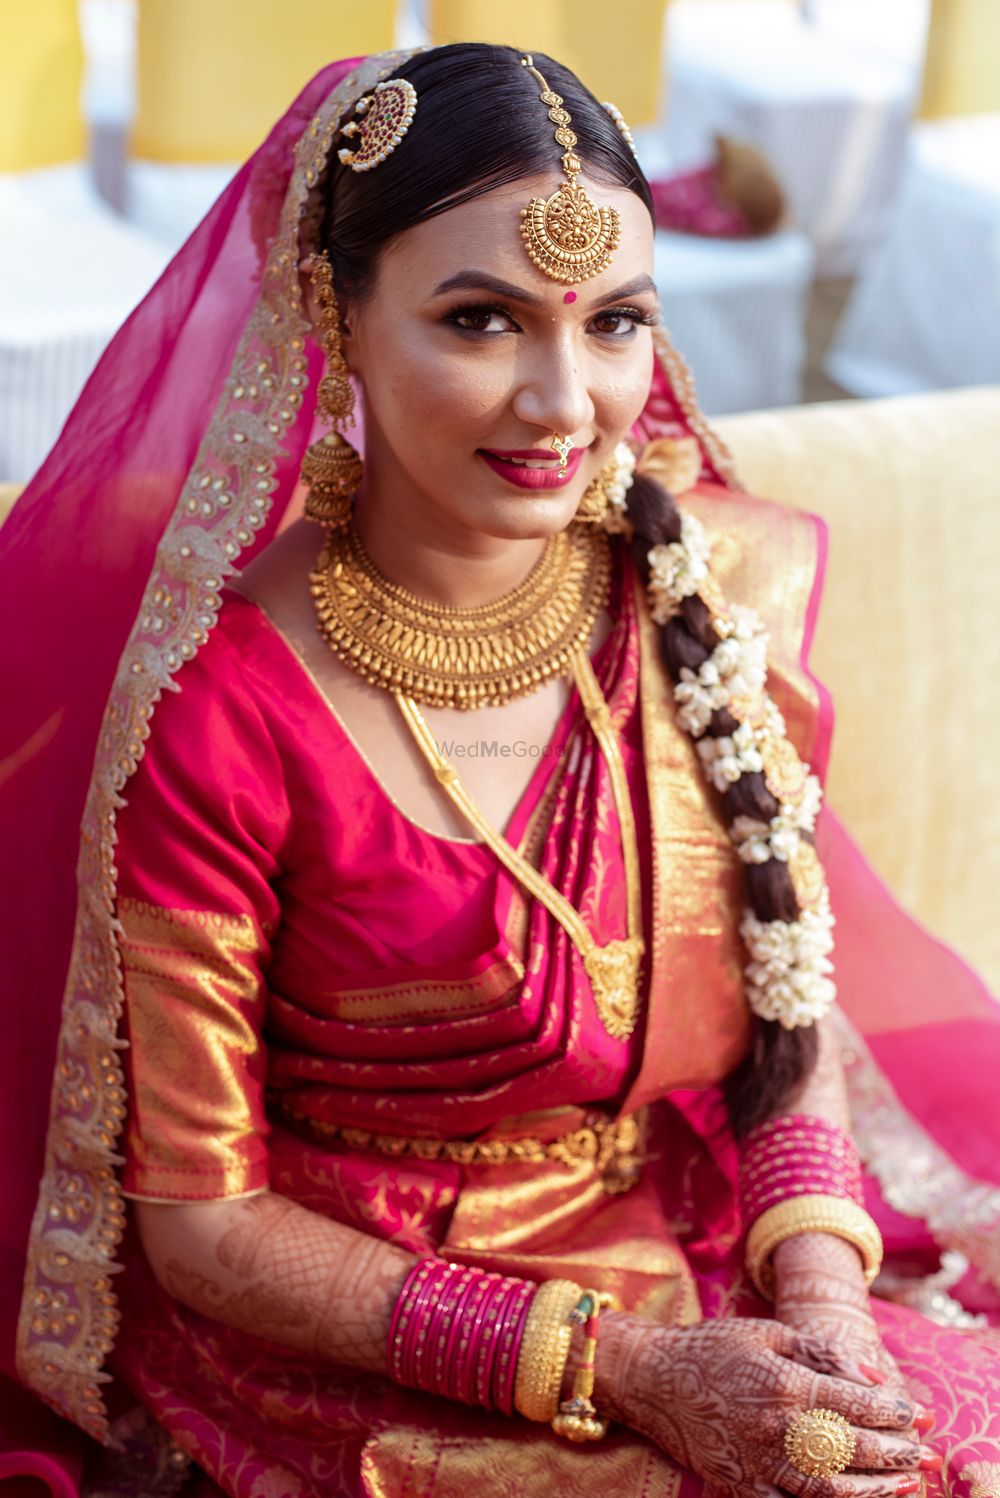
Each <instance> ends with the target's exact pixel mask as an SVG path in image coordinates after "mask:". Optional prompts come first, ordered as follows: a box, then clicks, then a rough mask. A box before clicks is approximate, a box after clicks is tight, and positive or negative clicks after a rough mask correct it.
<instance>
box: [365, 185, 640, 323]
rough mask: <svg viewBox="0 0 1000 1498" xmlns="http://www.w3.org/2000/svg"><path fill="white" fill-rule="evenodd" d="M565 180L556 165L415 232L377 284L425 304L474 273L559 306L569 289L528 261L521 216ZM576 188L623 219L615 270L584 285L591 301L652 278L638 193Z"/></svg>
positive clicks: (388, 260) (403, 239)
mask: <svg viewBox="0 0 1000 1498" xmlns="http://www.w3.org/2000/svg"><path fill="white" fill-rule="evenodd" d="M562 180H563V179H562V176H561V173H560V171H559V167H558V163H556V165H555V167H554V169H553V171H552V172H551V173H545V174H544V175H541V176H533V177H525V178H521V179H519V180H518V181H517V182H512V183H506V184H505V185H504V186H503V187H496V188H493V189H492V190H491V191H490V192H485V193H482V194H480V196H479V197H477V198H472V199H471V200H470V201H469V202H467V203H461V204H459V205H458V206H457V207H455V208H448V209H446V210H445V212H444V213H439V214H436V215H435V216H434V217H433V218H429V219H426V220H425V221H424V222H423V223H422V224H416V225H414V227H413V228H412V229H407V230H406V231H405V232H404V233H403V234H400V235H399V237H398V238H397V239H395V240H393V242H392V243H391V244H390V245H389V246H388V248H387V249H386V251H385V253H384V255H383V256H382V259H381V263H380V268H379V274H380V277H383V276H384V277H385V280H386V281H387V282H391V283H394V284H401V285H405V286H407V287H408V288H409V289H410V291H411V292H412V293H413V294H415V295H417V296H419V295H424V296H427V295H430V293H431V291H432V290H433V288H434V286H436V285H437V284H438V283H439V282H441V281H443V280H446V279H447V278H448V277H449V276H450V275H452V274H454V273H456V272H458V271H460V270H465V269H468V268H470V267H475V269H476V270H479V271H484V272H486V273H487V274H488V273H490V272H493V273H495V274H496V275H497V276H499V277H502V278H503V279H504V280H508V281H516V282H517V283H518V284H519V285H521V286H524V287H525V288H526V289H530V290H531V291H532V292H533V293H535V294H536V295H544V294H545V292H546V290H547V289H548V290H550V291H551V292H552V296H553V300H554V301H560V302H561V300H562V297H563V294H564V292H565V285H564V284H563V283H562V282H557V281H554V280H552V279H551V277H549V276H546V275H544V274H543V272H542V271H540V270H539V269H538V267H537V266H536V265H534V264H533V263H532V261H531V260H530V259H529V258H528V253H527V249H526V248H525V244H524V240H523V239H522V238H521V209H522V208H525V207H527V204H528V202H529V201H530V199H531V198H534V197H541V198H547V197H550V196H551V195H552V194H553V193H554V192H556V191H558V189H559V186H560V183H561V182H562ZM578 180H579V182H580V184H581V186H582V187H583V188H584V190H585V191H586V193H587V196H588V197H589V198H590V199H591V200H592V201H593V202H594V203H595V204H596V205H597V207H598V208H614V209H616V210H617V211H618V213H619V215H620V218H621V240H620V243H619V246H618V248H617V250H616V251H615V253H614V256H613V258H612V261H611V264H610V265H609V266H608V267H607V269H606V270H604V271H602V273H601V274H600V275H599V276H594V277H592V278H591V279H590V280H589V281H587V282H586V283H585V284H586V287H587V291H588V299H589V298H590V297H591V296H593V297H597V296H600V294H601V292H602V290H603V289H604V288H605V287H613V286H620V285H621V284H622V282H623V281H627V280H630V279H632V278H633V277H634V276H637V275H641V274H642V273H643V272H647V273H648V272H650V271H651V270H652V264H653V224H652V220H651V219H650V216H649V212H648V210H647V208H646V205H645V204H644V203H643V201H642V199H641V198H640V197H638V196H637V194H636V193H634V192H629V190H628V189H627V188H624V187H608V186H604V185H603V184H601V183H598V182H593V181H591V180H589V179H588V178H587V177H586V176H584V175H583V174H581V176H580V178H579V179H578Z"/></svg>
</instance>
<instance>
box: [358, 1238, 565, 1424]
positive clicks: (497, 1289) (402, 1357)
mask: <svg viewBox="0 0 1000 1498" xmlns="http://www.w3.org/2000/svg"><path fill="white" fill-rule="evenodd" d="M536 1291H537V1286H536V1285H534V1284H533V1283H532V1282H531V1281H528V1280H521V1279H515V1278H512V1277H508V1276H503V1275H500V1274H497V1273H495V1272H493V1271H486V1270H482V1269H476V1268H473V1267H469V1266H465V1265H461V1264H451V1263H448V1262H447V1261H446V1260H444V1259H430V1258H428V1259H421V1260H419V1261H418V1262H417V1263H416V1264H415V1265H414V1266H413V1268H412V1270H411V1271H410V1273H409V1275H408V1276H407V1278H406V1281H405V1283H404V1285H403V1288H402V1290H401V1292H400V1295H399V1298H398V1300H397V1302H396V1304H395V1306H394V1307H393V1313H392V1317H391V1319H390V1326H389V1345H388V1348H387V1353H386V1366H387V1368H388V1370H389V1373H390V1376H391V1377H392V1378H394V1379H395V1380H396V1382H397V1383H400V1384H404V1385H406V1386H407V1387H409V1388H416V1389H422V1390H424V1391H425V1392H426V1393H429V1394H439V1395H445V1396H450V1397H451V1398H453V1399H458V1400H461V1401H462V1402H463V1403H466V1404H478V1405H481V1406H483V1407H484V1408H485V1409H495V1408H501V1409H505V1410H507V1411H508V1412H510V1411H512V1410H513V1385H514V1373H513V1370H514V1368H515V1367H516V1361H517V1350H518V1348H519V1347H520V1345H521V1338H522V1337H523V1335H524V1324H525V1321H526V1319H527V1314H528V1309H529V1307H530V1305H531V1302H532V1300H533V1299H534V1296H535V1294H536Z"/></svg>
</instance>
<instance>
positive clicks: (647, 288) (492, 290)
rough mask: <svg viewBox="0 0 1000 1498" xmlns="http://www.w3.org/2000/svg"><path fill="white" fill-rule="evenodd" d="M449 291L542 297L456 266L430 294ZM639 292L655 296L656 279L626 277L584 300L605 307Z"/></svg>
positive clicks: (528, 300) (536, 302) (533, 303)
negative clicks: (614, 287) (625, 281)
mask: <svg viewBox="0 0 1000 1498" xmlns="http://www.w3.org/2000/svg"><path fill="white" fill-rule="evenodd" d="M449 291H485V292H488V293H489V294H490V295H492V296H502V297H507V298H508V300H510V301H512V302H523V303H524V304H525V305H526V306H529V307H541V306H543V305H544V298H543V297H540V296H538V295H537V294H536V293H535V292H533V291H527V290H525V288H524V287H523V286H515V285H514V284H513V283H512V282H510V281H502V280H500V279H499V278H498V277H497V276H488V275H487V274H486V272H485V271H480V270H460V271H457V272H456V273H455V275H453V276H449V277H448V278H447V280H445V281H442V282H440V284H439V285H437V286H435V288H434V290H433V292H432V293H431V295H432V296H444V295H445V293H446V292H449ZM643 292H652V294H653V295H654V296H656V294H657V293H656V282H655V281H654V280H653V278H652V276H647V275H642V276H636V278H635V280H634V281H629V282H628V284H627V285H625V286H619V287H618V289H617V290H616V291H609V292H608V293H607V294H606V295H604V296H600V297H597V298H596V300H595V301H593V302H590V303H588V305H589V306H591V307H606V306H607V305H608V304H609V303H611V302H620V301H622V300H623V299H624V298H625V297H630V296H640V295H641V294H642V293H643Z"/></svg>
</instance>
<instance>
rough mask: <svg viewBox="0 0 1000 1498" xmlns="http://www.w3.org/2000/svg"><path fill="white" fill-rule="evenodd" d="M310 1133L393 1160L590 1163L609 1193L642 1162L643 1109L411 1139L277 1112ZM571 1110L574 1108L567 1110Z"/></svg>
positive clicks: (623, 1187)
mask: <svg viewBox="0 0 1000 1498" xmlns="http://www.w3.org/2000/svg"><path fill="white" fill-rule="evenodd" d="M282 1111H283V1112H284V1113H285V1116H286V1117H288V1118H291V1119H294V1120H295V1122H296V1123H300V1124H306V1125H308V1127H309V1128H310V1129H311V1130H312V1131H313V1133H315V1134H318V1135H321V1136H322V1137H323V1138H324V1139H333V1140H336V1141H337V1142H338V1143H340V1144H344V1145H346V1146H347V1148H348V1149H356V1150H372V1151H374V1152H375V1153H376V1154H380V1155H390V1156H392V1157H393V1158H394V1159H416V1160H446V1161H448V1162H450V1163H451V1164H454V1165H544V1164H546V1163H547V1162H548V1161H555V1162H556V1163H558V1164H559V1165H564V1166H566V1167H567V1168H568V1169H576V1168H577V1167H578V1166H580V1165H588V1164H589V1165H592V1166H593V1167H594V1169H595V1171H597V1173H598V1174H599V1175H601V1176H602V1177H603V1178H604V1179H603V1184H604V1189H605V1190H606V1191H608V1192H611V1193H617V1192H620V1191H627V1190H628V1189H629V1187H630V1186H633V1185H634V1184H635V1182H636V1181H637V1180H638V1178H639V1173H640V1171H641V1169H642V1162H643V1148H642V1146H643V1134H644V1124H645V1110H644V1109H640V1110H639V1112H638V1113H634V1114H631V1115H630V1116H629V1117H627V1118H614V1119H613V1118H607V1117H606V1116H605V1115H604V1114H600V1113H587V1114H585V1115H584V1118H583V1123H582V1125H581V1126H580V1127H579V1128H576V1129H572V1130H570V1131H569V1132H568V1133H566V1134H560V1135H559V1136H558V1137H557V1138H555V1139H543V1138H541V1137H540V1136H536V1135H530V1134H529V1135H521V1136H516V1137H511V1138H505V1137H502V1136H501V1137H498V1138H490V1139H415V1138H412V1137H409V1136H407V1135H403V1134H375V1133H373V1132H371V1131H370V1130H368V1129H352V1128H348V1127H347V1126H346V1125H343V1124H335V1123H327V1122H326V1121H325V1120H324V1119H320V1118H313V1117H311V1116H310V1115H309V1114H307V1113H300V1112H297V1111H296V1110H295V1109H293V1108H289V1107H285V1108H283V1110H282ZM568 1111H571V1112H573V1113H576V1114H577V1116H578V1117H579V1110H577V1109H572V1110H568Z"/></svg>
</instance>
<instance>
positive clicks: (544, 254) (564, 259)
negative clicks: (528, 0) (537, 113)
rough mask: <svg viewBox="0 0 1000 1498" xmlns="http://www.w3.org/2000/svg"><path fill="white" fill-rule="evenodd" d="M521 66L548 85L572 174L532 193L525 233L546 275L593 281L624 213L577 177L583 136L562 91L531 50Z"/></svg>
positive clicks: (614, 244) (547, 99) (545, 97)
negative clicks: (595, 198)
mask: <svg viewBox="0 0 1000 1498" xmlns="http://www.w3.org/2000/svg"><path fill="white" fill-rule="evenodd" d="M521 66H522V67H525V68H527V69H528V72H529V73H531V74H532V75H533V76H534V77H535V78H536V79H537V81H538V82H539V83H540V84H541V86H542V92H541V94H540V95H539V98H540V99H541V101H542V103H543V104H547V105H548V106H549V119H550V120H551V121H552V123H553V124H554V125H555V127H556V131H555V137H556V141H557V142H558V144H559V145H560V146H562V147H563V148H564V150H563V158H562V169H563V171H564V173H565V174H566V181H565V182H564V183H562V185H561V186H560V188H559V189H558V191H557V192H554V193H553V194H552V196H551V198H549V199H548V200H546V199H545V198H532V200H531V202H530V203H529V204H528V206H527V208H522V209H521V236H522V238H523V239H524V243H525V246H526V247H527V251H528V254H529V255H530V256H531V259H532V260H533V261H534V262H535V264H536V265H537V266H538V269H539V270H540V271H542V272H543V273H544V274H545V275H546V276H551V277H552V279H553V280H554V281H568V282H577V281H588V280H589V279H590V277H591V276H599V275H600V273H601V271H603V270H606V269H607V267H608V266H609V265H610V264H611V259H612V256H613V255H614V252H615V250H616V249H617V248H618V242H619V240H620V238H621V215H620V214H619V213H618V210H617V209H616V208H598V207H597V206H596V204H594V203H592V202H591V201H590V199H589V198H588V197H587V194H586V193H585V192H584V190H583V188H582V187H581V186H580V184H579V183H578V182H577V180H576V179H577V177H578V176H579V173H580V170H581V166H582V163H581V161H580V158H579V156H577V155H576V153H575V152H574V150H573V147H574V146H575V145H576V143H577V136H576V133H575V132H574V131H573V130H571V129H570V128H569V127H570V123H571V119H572V117H571V115H570V113H569V110H567V109H563V107H562V106H563V97H562V95H561V94H557V93H554V92H553V91H552V89H550V88H549V86H548V84H547V83H546V81H545V79H544V78H543V77H542V75H541V73H540V72H539V71H538V69H537V68H536V67H535V65H534V62H533V61H532V59H531V57H530V56H526V57H522V58H521Z"/></svg>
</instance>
